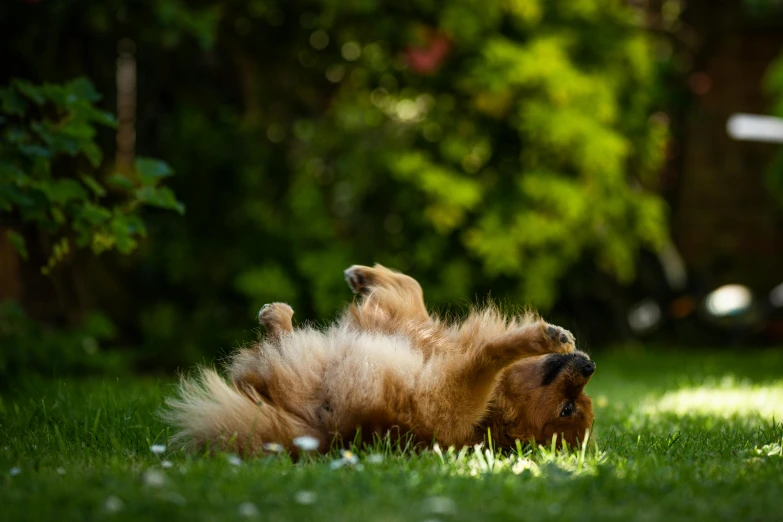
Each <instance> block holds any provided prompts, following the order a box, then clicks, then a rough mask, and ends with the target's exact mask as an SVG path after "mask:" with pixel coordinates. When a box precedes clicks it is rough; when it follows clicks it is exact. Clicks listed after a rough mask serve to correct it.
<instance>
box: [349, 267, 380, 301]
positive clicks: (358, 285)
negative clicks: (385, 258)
mask: <svg viewBox="0 0 783 522" xmlns="http://www.w3.org/2000/svg"><path fill="white" fill-rule="evenodd" d="M373 271H374V269H373V268H371V267H369V266H362V265H353V266H351V267H349V268H346V269H345V271H344V272H343V275H344V276H345V282H346V283H348V286H349V287H350V288H351V290H352V291H353V293H354V294H366V293H367V292H368V291H369V289H370V285H371V284H372V281H373Z"/></svg>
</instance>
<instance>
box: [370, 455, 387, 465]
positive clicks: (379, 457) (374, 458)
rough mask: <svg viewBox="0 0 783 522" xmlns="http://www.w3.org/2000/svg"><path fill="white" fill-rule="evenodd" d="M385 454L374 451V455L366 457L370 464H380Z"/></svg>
mask: <svg viewBox="0 0 783 522" xmlns="http://www.w3.org/2000/svg"><path fill="white" fill-rule="evenodd" d="M384 458H385V457H384V456H383V455H381V454H380V453H373V454H372V455H367V458H366V459H365V460H366V461H367V462H368V463H369V464H380V463H382V462H383V461H384Z"/></svg>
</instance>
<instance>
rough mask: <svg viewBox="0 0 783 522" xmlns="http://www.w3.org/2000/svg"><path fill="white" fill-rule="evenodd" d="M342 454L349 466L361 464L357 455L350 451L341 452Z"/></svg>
mask: <svg viewBox="0 0 783 522" xmlns="http://www.w3.org/2000/svg"><path fill="white" fill-rule="evenodd" d="M340 454H341V455H342V456H343V460H344V461H345V463H346V464H348V465H349V466H353V465H355V464H357V463H358V462H359V457H357V456H356V453H354V452H353V451H349V450H341V451H340Z"/></svg>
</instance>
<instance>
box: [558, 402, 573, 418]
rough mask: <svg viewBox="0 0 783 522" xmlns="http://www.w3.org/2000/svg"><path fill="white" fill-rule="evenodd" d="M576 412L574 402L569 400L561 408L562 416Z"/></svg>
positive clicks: (568, 415)
mask: <svg viewBox="0 0 783 522" xmlns="http://www.w3.org/2000/svg"><path fill="white" fill-rule="evenodd" d="M573 414H574V403H573V402H570V401H569V402H567V403H566V405H565V406H563V409H562V410H560V416H561V417H570V416H571V415H573Z"/></svg>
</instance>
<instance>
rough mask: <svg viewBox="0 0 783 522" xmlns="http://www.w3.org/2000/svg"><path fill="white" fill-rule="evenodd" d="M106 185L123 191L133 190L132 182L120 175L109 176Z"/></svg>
mask: <svg viewBox="0 0 783 522" xmlns="http://www.w3.org/2000/svg"><path fill="white" fill-rule="evenodd" d="M106 184H107V185H110V186H112V187H115V188H120V189H124V190H131V189H132V188H133V182H132V181H131V180H129V179H128V178H127V177H125V176H123V175H122V174H110V175H109V176H107V177H106Z"/></svg>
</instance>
